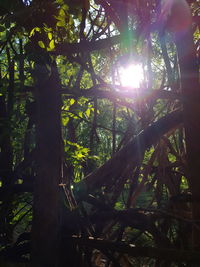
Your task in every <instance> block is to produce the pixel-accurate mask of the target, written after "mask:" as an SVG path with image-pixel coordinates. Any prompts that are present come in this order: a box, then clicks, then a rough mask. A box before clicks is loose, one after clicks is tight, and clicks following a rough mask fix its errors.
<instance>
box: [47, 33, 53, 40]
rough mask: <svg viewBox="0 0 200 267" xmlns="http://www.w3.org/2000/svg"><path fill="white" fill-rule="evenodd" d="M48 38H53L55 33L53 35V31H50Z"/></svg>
mask: <svg viewBox="0 0 200 267" xmlns="http://www.w3.org/2000/svg"><path fill="white" fill-rule="evenodd" d="M48 38H49V40H52V38H53V35H52V33H51V32H49V33H48Z"/></svg>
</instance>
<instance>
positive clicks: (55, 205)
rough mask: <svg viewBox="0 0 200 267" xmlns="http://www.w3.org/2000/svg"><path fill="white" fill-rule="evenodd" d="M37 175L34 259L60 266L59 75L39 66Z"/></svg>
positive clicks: (54, 71) (48, 264)
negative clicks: (58, 262) (58, 257)
mask: <svg viewBox="0 0 200 267" xmlns="http://www.w3.org/2000/svg"><path fill="white" fill-rule="evenodd" d="M36 73H37V82H36V102H37V124H36V133H37V159H36V162H37V177H36V182H35V188H34V210H33V229H32V261H33V264H34V266H52V267H53V266H57V260H58V259H57V255H58V246H59V231H60V196H59V183H60V179H61V165H62V156H61V155H62V153H61V145H62V141H61V122H60V112H61V111H60V105H61V99H60V95H59V88H58V87H59V78H58V73H57V68H56V65H55V64H54V65H53V64H52V65H51V73H50V76H49V73H48V71H47V69H46V67H45V66H41V65H37V67H36Z"/></svg>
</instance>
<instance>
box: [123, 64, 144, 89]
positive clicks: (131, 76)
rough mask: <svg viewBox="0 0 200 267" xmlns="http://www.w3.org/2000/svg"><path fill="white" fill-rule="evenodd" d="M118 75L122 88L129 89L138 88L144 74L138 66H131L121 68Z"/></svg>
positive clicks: (140, 66)
mask: <svg viewBox="0 0 200 267" xmlns="http://www.w3.org/2000/svg"><path fill="white" fill-rule="evenodd" d="M119 75H120V80H121V84H122V86H128V87H131V88H139V87H140V85H141V83H142V81H143V80H144V72H143V68H142V65H140V64H131V65H129V66H127V67H121V68H120V70H119Z"/></svg>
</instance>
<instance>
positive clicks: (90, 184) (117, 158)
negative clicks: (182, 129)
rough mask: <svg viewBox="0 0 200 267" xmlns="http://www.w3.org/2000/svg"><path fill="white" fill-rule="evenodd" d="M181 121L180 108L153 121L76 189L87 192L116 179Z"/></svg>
mask: <svg viewBox="0 0 200 267" xmlns="http://www.w3.org/2000/svg"><path fill="white" fill-rule="evenodd" d="M181 122H182V112H181V111H180V110H176V111H173V112H171V113H170V114H168V115H166V116H164V117H162V118H161V119H159V120H158V121H156V122H154V123H153V124H152V125H150V126H149V127H147V128H146V129H145V130H144V131H142V132H141V133H140V134H139V135H138V136H137V137H136V138H134V139H133V140H132V141H130V142H129V143H128V144H127V145H126V146H125V147H123V148H122V149H121V150H120V151H119V152H117V153H115V154H114V156H113V157H112V158H111V159H110V160H108V161H107V162H106V163H105V164H104V165H102V166H101V167H99V168H98V169H97V170H95V171H94V172H92V173H91V174H89V175H88V176H86V178H85V179H84V180H82V181H81V182H80V183H78V184H77V190H78V191H80V190H82V189H83V188H84V189H86V191H87V193H90V192H93V191H94V190H95V189H97V188H99V187H101V186H103V185H105V184H106V182H107V181H108V180H111V179H112V180H113V181H116V179H117V178H118V177H120V176H121V175H122V173H123V171H124V169H125V168H126V167H127V166H128V165H129V164H132V165H133V164H135V165H136V164H137V162H139V161H140V160H141V155H143V153H144V152H145V150H146V149H148V148H150V147H151V146H152V145H153V144H155V143H156V142H158V140H159V138H161V137H162V135H164V134H166V133H167V132H169V131H171V130H172V129H173V128H176V127H177V126H178V125H179V124H180V123H181ZM82 187H83V188H82Z"/></svg>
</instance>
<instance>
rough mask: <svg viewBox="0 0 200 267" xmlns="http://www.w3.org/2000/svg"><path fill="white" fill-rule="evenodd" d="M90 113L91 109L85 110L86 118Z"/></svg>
mask: <svg viewBox="0 0 200 267" xmlns="http://www.w3.org/2000/svg"><path fill="white" fill-rule="evenodd" d="M90 111H91V109H89V108H88V109H87V110H86V112H85V115H86V116H87V117H90Z"/></svg>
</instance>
